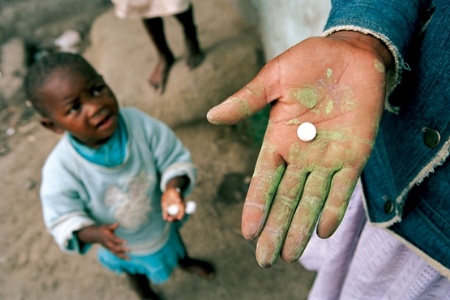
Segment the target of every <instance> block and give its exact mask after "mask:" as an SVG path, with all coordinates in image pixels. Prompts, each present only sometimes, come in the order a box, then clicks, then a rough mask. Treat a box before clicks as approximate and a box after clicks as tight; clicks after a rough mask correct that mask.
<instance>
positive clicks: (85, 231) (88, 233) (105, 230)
mask: <svg viewBox="0 0 450 300" xmlns="http://www.w3.org/2000/svg"><path fill="white" fill-rule="evenodd" d="M117 227H119V224H117V223H114V224H108V225H101V226H96V225H91V226H87V227H84V228H82V229H80V230H79V231H77V232H76V233H75V234H76V235H77V236H78V239H79V241H80V242H81V243H84V244H94V243H99V244H101V245H102V246H103V247H105V248H106V249H108V250H109V251H111V252H112V253H114V254H115V255H117V256H118V257H120V258H122V259H128V255H127V252H128V248H127V247H126V246H125V245H126V241H125V240H123V239H121V238H118V237H117V236H116V235H115V234H114V231H115V230H116V229H117Z"/></svg>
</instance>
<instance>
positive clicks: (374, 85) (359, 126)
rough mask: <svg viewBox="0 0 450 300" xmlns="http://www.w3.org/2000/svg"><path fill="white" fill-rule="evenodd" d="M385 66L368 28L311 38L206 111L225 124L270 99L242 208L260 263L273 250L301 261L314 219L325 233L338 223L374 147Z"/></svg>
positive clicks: (268, 260) (272, 257)
mask: <svg viewBox="0 0 450 300" xmlns="http://www.w3.org/2000/svg"><path fill="white" fill-rule="evenodd" d="M391 64H392V58H391V55H390V52H389V50H388V49H387V48H386V47H385V46H384V44H382V43H381V42H379V41H378V40H377V39H375V38H374V37H372V36H369V35H364V34H361V33H357V32H350V31H342V32H337V33H335V34H332V35H330V36H328V37H320V38H319V37H315V38H310V39H307V40H305V41H303V42H301V43H299V44H297V45H295V46H294V47H292V48H290V49H288V50H287V51H286V52H284V53H282V54H281V55H279V56H278V57H276V58H274V59H273V60H271V61H269V62H268V63H267V64H266V65H265V66H264V68H263V69H262V70H261V71H260V72H259V74H258V75H257V76H256V77H255V78H254V79H253V80H252V81H251V82H250V83H248V84H247V86H245V87H244V88H242V89H241V90H239V91H238V92H237V93H235V94H234V95H232V96H231V97H229V98H228V99H226V100H225V101H224V102H223V103H221V104H220V105H218V106H216V107H214V108H212V109H211V110H210V111H209V113H208V116H207V118H208V120H209V122H211V123H212V124H216V125H225V124H234V123H237V122H239V121H241V120H243V119H245V118H247V117H249V116H251V115H252V114H254V113H256V112H257V111H259V110H261V109H263V108H264V107H265V106H266V105H268V104H270V105H271V111H270V117H269V123H268V126H267V129H266V133H265V136H264V141H263V144H262V147H261V150H260V153H259V157H258V160H257V163H256V166H255V171H254V175H253V178H252V181H251V184H250V187H249V191H248V194H247V197H246V200H245V205H244V209H243V214H242V233H243V235H244V237H245V238H246V239H256V238H257V239H258V241H257V247H256V258H257V261H258V263H259V264H260V265H261V266H263V267H269V266H272V265H273V264H274V263H275V262H276V260H277V259H278V257H279V256H281V258H282V259H283V260H285V261H288V262H293V261H296V260H298V258H299V257H300V256H301V254H302V252H303V250H304V249H305V247H306V245H307V243H308V241H309V239H310V237H311V234H312V233H313V232H314V230H315V228H316V226H317V233H318V235H319V236H320V237H322V238H327V237H330V236H331V235H332V234H333V233H334V231H335V230H336V229H337V227H338V226H339V224H340V222H341V220H342V218H343V216H344V213H345V211H346V209H347V204H348V201H349V199H350V196H351V194H352V192H353V189H354V187H355V185H356V183H357V181H358V178H359V176H360V174H361V171H362V169H363V167H364V165H365V164H366V162H367V160H368V158H369V155H370V153H371V150H372V148H373V143H374V140H375V137H376V133H377V128H378V124H379V120H380V118H381V114H382V111H383V105H384V99H385V95H386V85H385V81H386V70H387V68H389V67H390V66H391ZM303 122H311V123H313V124H314V125H315V127H316V129H317V136H316V137H315V139H313V140H312V141H310V142H303V141H301V140H299V138H298V137H297V134H296V130H297V127H298V126H299V125H300V124H301V123H303Z"/></svg>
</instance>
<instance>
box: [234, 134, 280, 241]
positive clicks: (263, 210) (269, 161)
mask: <svg viewBox="0 0 450 300" xmlns="http://www.w3.org/2000/svg"><path fill="white" fill-rule="evenodd" d="M284 168H285V166H284V161H283V159H282V158H281V156H279V155H278V153H277V152H276V147H275V146H274V145H271V144H270V143H268V142H265V141H264V142H263V145H262V146H261V151H260V152H259V156H258V160H257V161H256V165H255V172H254V173H253V177H252V181H251V182H250V187H249V190H248V193H247V197H246V199H245V203H244V208H243V210H242V225H241V229H242V235H243V236H244V237H245V238H246V239H249V240H250V239H254V238H256V237H257V236H258V235H259V233H260V232H261V228H262V227H263V226H264V222H265V220H266V217H267V214H268V212H269V209H270V205H271V203H272V199H273V196H274V195H275V192H276V190H277V187H278V184H279V182H280V180H281V177H282V176H283V173H284Z"/></svg>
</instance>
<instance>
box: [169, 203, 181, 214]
mask: <svg viewBox="0 0 450 300" xmlns="http://www.w3.org/2000/svg"><path fill="white" fill-rule="evenodd" d="M179 211H180V209H179V208H178V205H176V204H172V205H169V207H168V208H167V213H168V214H169V215H171V216H176V215H177V214H178V212H179Z"/></svg>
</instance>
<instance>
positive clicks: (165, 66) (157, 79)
mask: <svg viewBox="0 0 450 300" xmlns="http://www.w3.org/2000/svg"><path fill="white" fill-rule="evenodd" d="M174 61H175V59H174V58H173V57H171V58H159V59H158V62H157V63H156V65H155V68H154V69H153V73H152V75H151V76H150V79H149V83H150V86H151V87H152V88H153V89H154V90H155V91H156V92H157V93H159V94H160V95H161V94H163V93H164V89H165V87H166V82H167V78H168V77H169V72H170V69H171V68H172V65H173V63H174Z"/></svg>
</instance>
